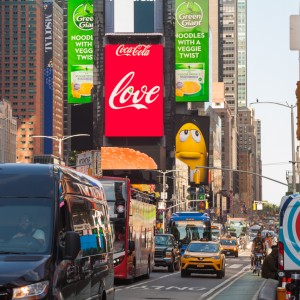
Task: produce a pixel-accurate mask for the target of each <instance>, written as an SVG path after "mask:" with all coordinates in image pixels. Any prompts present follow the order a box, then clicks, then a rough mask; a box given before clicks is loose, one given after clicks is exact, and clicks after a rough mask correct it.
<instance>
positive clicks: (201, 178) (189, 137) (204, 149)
mask: <svg viewBox="0 0 300 300" xmlns="http://www.w3.org/2000/svg"><path fill="white" fill-rule="evenodd" d="M209 128H210V117H208V116H187V115H179V114H178V115H176V121H175V134H176V136H175V157H176V158H178V159H179V160H181V161H182V162H184V163H185V164H187V165H188V166H189V167H190V176H189V177H190V185H191V186H195V185H197V186H198V185H200V184H205V185H207V184H208V169H201V168H197V166H204V167H208V166H209V160H208V154H209Z"/></svg>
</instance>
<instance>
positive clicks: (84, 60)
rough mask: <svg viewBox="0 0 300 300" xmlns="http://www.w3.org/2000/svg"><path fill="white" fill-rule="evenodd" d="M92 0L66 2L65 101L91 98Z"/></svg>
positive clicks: (75, 101)
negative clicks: (66, 92)
mask: <svg viewBox="0 0 300 300" xmlns="http://www.w3.org/2000/svg"><path fill="white" fill-rule="evenodd" d="M93 22H94V17H93V0H86V1H85V0H72V1H69V2H68V103H88V102H91V90H92V88H93Z"/></svg>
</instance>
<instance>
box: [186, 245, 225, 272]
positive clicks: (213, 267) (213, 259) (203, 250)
mask: <svg viewBox="0 0 300 300" xmlns="http://www.w3.org/2000/svg"><path fill="white" fill-rule="evenodd" d="M191 273H198V274H217V278H222V277H224V276H225V255H224V254H223V253H222V250H221V247H220V244H219V243H217V242H210V241H192V242H190V244H189V245H188V247H187V248H186V251H185V252H184V254H183V256H182V257H181V277H186V276H190V275H191Z"/></svg>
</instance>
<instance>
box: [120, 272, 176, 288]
mask: <svg viewBox="0 0 300 300" xmlns="http://www.w3.org/2000/svg"><path fill="white" fill-rule="evenodd" d="M178 273H179V272H174V273H173V274H169V275H165V276H162V277H159V278H156V279H153V280H150V281H149V280H147V283H150V282H153V281H156V280H159V279H161V278H165V277H169V276H173V275H176V274H178ZM144 283H145V281H144V282H141V283H138V284H135V285H131V286H128V287H126V289H130V288H132V287H135V286H138V285H141V284H144Z"/></svg>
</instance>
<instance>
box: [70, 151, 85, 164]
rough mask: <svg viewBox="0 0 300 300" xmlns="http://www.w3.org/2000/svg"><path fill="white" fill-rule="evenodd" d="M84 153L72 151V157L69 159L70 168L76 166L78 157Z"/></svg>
mask: <svg viewBox="0 0 300 300" xmlns="http://www.w3.org/2000/svg"><path fill="white" fill-rule="evenodd" d="M80 153H82V151H72V156H71V157H70V158H69V166H75V165H76V155H77V154H80Z"/></svg>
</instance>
